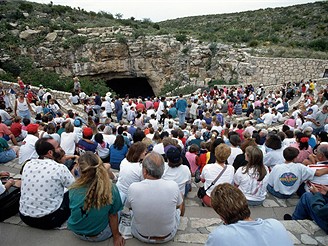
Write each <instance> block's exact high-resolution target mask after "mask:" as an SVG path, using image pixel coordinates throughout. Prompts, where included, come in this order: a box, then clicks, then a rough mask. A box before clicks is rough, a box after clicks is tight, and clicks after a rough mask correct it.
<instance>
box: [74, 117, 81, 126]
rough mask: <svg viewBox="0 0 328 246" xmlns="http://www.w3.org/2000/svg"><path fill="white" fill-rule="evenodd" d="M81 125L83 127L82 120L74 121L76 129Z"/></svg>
mask: <svg viewBox="0 0 328 246" xmlns="http://www.w3.org/2000/svg"><path fill="white" fill-rule="evenodd" d="M81 125H82V122H81V120H80V119H75V120H74V126H76V127H80V126H81Z"/></svg>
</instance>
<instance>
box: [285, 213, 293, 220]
mask: <svg viewBox="0 0 328 246" xmlns="http://www.w3.org/2000/svg"><path fill="white" fill-rule="evenodd" d="M284 220H293V218H292V216H291V215H290V214H285V215H284Z"/></svg>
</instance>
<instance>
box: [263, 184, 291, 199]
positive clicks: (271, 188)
mask: <svg viewBox="0 0 328 246" xmlns="http://www.w3.org/2000/svg"><path fill="white" fill-rule="evenodd" d="M267 190H268V192H269V193H270V194H271V195H273V196H275V197H277V198H280V199H288V198H291V197H292V195H285V194H281V193H280V192H278V191H275V190H274V189H273V187H272V186H271V185H268V186H267Z"/></svg>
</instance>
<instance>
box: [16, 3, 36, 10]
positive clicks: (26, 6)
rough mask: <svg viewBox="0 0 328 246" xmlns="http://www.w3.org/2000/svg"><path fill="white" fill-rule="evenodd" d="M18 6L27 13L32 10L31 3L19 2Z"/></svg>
mask: <svg viewBox="0 0 328 246" xmlns="http://www.w3.org/2000/svg"><path fill="white" fill-rule="evenodd" d="M18 8H19V9H20V10H23V11H26V12H28V13H31V12H32V11H33V5H32V4H31V3H26V2H23V3H20V4H19V7H18Z"/></svg>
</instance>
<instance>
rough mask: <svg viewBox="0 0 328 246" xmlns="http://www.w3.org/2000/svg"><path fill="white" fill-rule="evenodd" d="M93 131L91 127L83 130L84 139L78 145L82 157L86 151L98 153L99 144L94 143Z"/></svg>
mask: <svg viewBox="0 0 328 246" xmlns="http://www.w3.org/2000/svg"><path fill="white" fill-rule="evenodd" d="M92 136H93V131H92V129H91V128H90V127H85V128H84V129H83V133H82V138H81V139H80V140H79V141H78V143H77V146H76V147H77V149H78V154H79V155H82V154H84V153H85V152H86V151H91V152H93V153H95V152H96V149H97V147H98V143H96V142H94V141H92V140H91V139H92Z"/></svg>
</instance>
